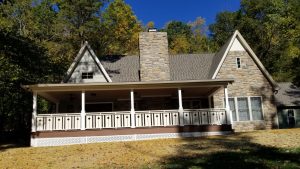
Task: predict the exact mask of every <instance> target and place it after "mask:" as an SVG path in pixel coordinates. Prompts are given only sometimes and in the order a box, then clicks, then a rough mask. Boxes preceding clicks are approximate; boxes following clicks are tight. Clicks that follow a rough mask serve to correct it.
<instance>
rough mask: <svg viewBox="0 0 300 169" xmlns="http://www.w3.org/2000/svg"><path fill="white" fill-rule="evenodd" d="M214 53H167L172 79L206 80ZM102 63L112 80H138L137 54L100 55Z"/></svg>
mask: <svg viewBox="0 0 300 169" xmlns="http://www.w3.org/2000/svg"><path fill="white" fill-rule="evenodd" d="M214 55H215V54H214V53H207V54H178V55H169V60H170V75H171V80H172V81H180V80H206V79H211V78H208V77H209V70H210V66H211V64H212V60H213V58H214ZM99 60H100V61H101V63H102V64H103V67H104V68H105V69H106V71H107V73H108V74H109V76H110V77H111V79H112V81H113V82H138V81H140V79H139V56H138V55H132V56H122V55H112V56H111V55H110V56H101V57H99Z"/></svg>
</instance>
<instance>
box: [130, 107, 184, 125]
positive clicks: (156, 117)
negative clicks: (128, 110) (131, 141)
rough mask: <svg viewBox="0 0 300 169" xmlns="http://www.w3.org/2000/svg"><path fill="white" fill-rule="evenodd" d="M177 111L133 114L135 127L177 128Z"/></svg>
mask: <svg viewBox="0 0 300 169" xmlns="http://www.w3.org/2000/svg"><path fill="white" fill-rule="evenodd" d="M177 125H179V113H178V110H150V111H136V112H135V126H136V127H153V126H177Z"/></svg>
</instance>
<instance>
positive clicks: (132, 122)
mask: <svg viewBox="0 0 300 169" xmlns="http://www.w3.org/2000/svg"><path fill="white" fill-rule="evenodd" d="M130 107H131V109H130V116H131V128H135V110H134V91H133V89H131V91H130Z"/></svg>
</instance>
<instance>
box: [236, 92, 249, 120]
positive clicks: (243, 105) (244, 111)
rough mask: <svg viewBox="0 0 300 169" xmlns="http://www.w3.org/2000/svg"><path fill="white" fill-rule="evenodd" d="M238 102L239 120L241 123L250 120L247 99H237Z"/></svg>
mask: <svg viewBox="0 0 300 169" xmlns="http://www.w3.org/2000/svg"><path fill="white" fill-rule="evenodd" d="M237 102H238V114H239V120H240V121H247V120H250V115H249V106H248V101H247V97H240V98H237Z"/></svg>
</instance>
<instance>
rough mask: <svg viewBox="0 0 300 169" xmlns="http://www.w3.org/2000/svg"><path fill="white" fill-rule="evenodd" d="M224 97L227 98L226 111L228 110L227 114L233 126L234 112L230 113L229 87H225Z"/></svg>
mask: <svg viewBox="0 0 300 169" xmlns="http://www.w3.org/2000/svg"><path fill="white" fill-rule="evenodd" d="M224 97H225V109H226V113H229V118H230V124H232V112H231V111H230V107H229V100H228V89H227V86H224Z"/></svg>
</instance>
